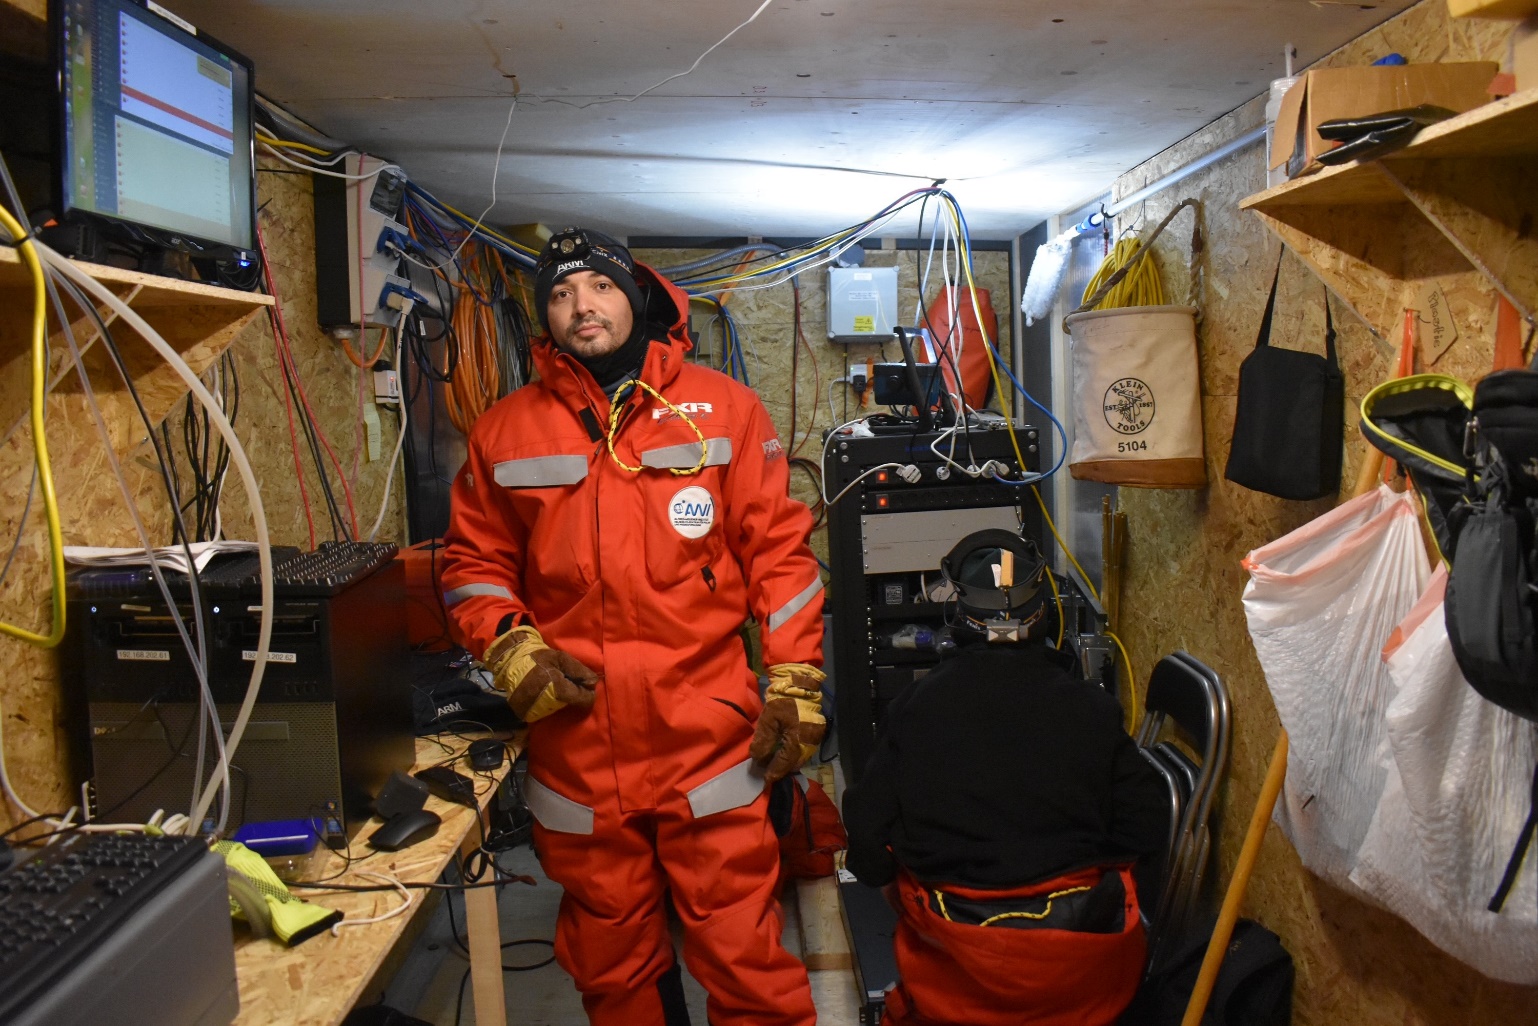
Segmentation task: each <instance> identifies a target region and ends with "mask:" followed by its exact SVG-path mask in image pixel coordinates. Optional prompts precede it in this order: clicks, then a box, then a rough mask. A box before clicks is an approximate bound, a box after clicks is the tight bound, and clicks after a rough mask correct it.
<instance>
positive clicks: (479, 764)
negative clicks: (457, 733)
mask: <svg viewBox="0 0 1538 1026" xmlns="http://www.w3.org/2000/svg"><path fill="white" fill-rule="evenodd" d="M506 751H507V745H505V744H503V743H502V742H501V741H491V740H482V741H471V742H470V765H471V766H472V767H474V768H475V769H478V770H494V769H496V768H497V767H498V766H500V765H502V756H503V754H504V753H505V752H506Z"/></svg>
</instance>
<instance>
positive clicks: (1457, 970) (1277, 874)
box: [1115, 0, 1538, 1026]
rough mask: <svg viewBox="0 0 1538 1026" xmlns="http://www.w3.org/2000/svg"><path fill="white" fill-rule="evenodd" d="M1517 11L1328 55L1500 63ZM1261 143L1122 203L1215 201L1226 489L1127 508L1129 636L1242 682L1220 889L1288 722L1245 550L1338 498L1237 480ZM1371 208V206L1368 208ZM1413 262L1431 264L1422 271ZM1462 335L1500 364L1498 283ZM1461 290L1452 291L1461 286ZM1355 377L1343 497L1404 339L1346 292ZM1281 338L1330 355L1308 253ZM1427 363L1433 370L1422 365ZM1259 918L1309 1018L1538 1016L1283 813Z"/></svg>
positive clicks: (1397, 25) (1174, 279) (1466, 351)
mask: <svg viewBox="0 0 1538 1026" xmlns="http://www.w3.org/2000/svg"><path fill="white" fill-rule="evenodd" d="M1508 31H1509V28H1508V27H1507V25H1506V23H1502V22H1487V21H1451V20H1449V19H1448V17H1447V15H1446V7H1445V4H1444V3H1443V0H1427V2H1426V3H1423V4H1421V5H1419V6H1417V7H1415V8H1412V9H1411V10H1410V11H1408V12H1406V13H1405V14H1404V15H1402V16H1400V17H1398V18H1395V19H1393V20H1392V21H1390V22H1388V23H1386V24H1385V25H1383V26H1382V27H1380V28H1379V29H1377V30H1375V31H1373V32H1371V33H1369V34H1367V35H1366V36H1363V37H1362V38H1360V39H1358V40H1356V41H1355V42H1353V43H1351V44H1350V45H1348V46H1346V47H1345V48H1343V49H1342V50H1340V51H1338V52H1336V53H1334V54H1332V55H1330V56H1329V57H1328V58H1327V59H1326V60H1325V61H1323V62H1321V63H1322V64H1323V65H1325V66H1343V65H1359V64H1367V63H1370V62H1372V61H1373V60H1375V59H1377V58H1378V57H1381V56H1383V55H1384V54H1386V53H1388V52H1391V51H1398V52H1400V53H1403V54H1404V55H1405V56H1406V57H1407V58H1409V59H1410V60H1411V61H1414V62H1427V61H1454V60H1497V61H1499V60H1500V59H1501V58H1502V56H1503V55H1504V51H1505V39H1506V34H1507V32H1508ZM1262 118H1263V101H1261V100H1257V101H1254V102H1252V103H1250V104H1247V105H1246V106H1244V107H1242V108H1240V109H1239V110H1237V111H1235V112H1234V113H1233V114H1231V115H1230V116H1228V117H1226V118H1224V119H1222V120H1221V121H1219V122H1217V123H1215V124H1214V125H1212V126H1209V127H1208V128H1207V129H1204V130H1203V131H1201V132H1199V133H1197V134H1196V135H1193V136H1191V137H1190V138H1188V139H1186V140H1185V141H1183V142H1182V143H1180V144H1179V145H1177V146H1175V147H1173V148H1171V149H1170V150H1168V151H1166V152H1165V153H1162V154H1160V155H1159V156H1158V157H1157V158H1155V159H1154V160H1151V161H1149V162H1148V163H1146V164H1145V165H1143V166H1142V167H1139V168H1137V169H1135V170H1134V171H1133V172H1131V173H1129V174H1127V175H1125V176H1123V178H1122V179H1120V180H1119V181H1118V182H1117V185H1116V189H1115V192H1116V194H1118V195H1125V194H1127V193H1130V192H1132V191H1133V190H1135V189H1137V188H1139V187H1141V186H1142V185H1144V184H1146V183H1147V182H1150V181H1152V180H1154V179H1156V178H1158V177H1159V176H1161V175H1163V174H1165V173H1167V172H1169V171H1172V170H1174V169H1176V168H1178V167H1180V166H1182V165H1184V164H1186V163H1189V162H1190V161H1191V160H1193V159H1195V158H1196V157H1198V156H1200V155H1201V154H1203V153H1206V152H1208V151H1210V150H1211V149H1213V148H1214V147H1215V146H1217V145H1219V144H1221V143H1222V142H1224V141H1226V140H1228V139H1231V138H1234V137H1235V136H1238V135H1240V134H1242V133H1243V132H1244V131H1246V130H1248V129H1250V128H1252V127H1253V126H1254V125H1256V124H1258V123H1260V122H1261V120H1262ZM1260 151H1261V148H1260V147H1259V146H1254V147H1250V148H1248V149H1246V150H1244V151H1242V152H1241V153H1239V154H1237V155H1235V156H1233V157H1231V158H1229V159H1227V160H1224V161H1223V162H1221V163H1219V164H1216V165H1214V166H1213V167H1212V168H1210V169H1208V170H1206V171H1204V172H1202V173H1200V174H1198V175H1196V176H1193V177H1192V178H1189V179H1187V180H1186V181H1185V182H1183V183H1181V184H1180V185H1177V186H1175V187H1173V188H1171V189H1170V190H1168V191H1167V192H1165V193H1163V194H1160V195H1158V196H1156V197H1155V198H1154V199H1152V200H1150V201H1149V203H1148V204H1147V207H1146V210H1145V209H1134V210H1131V211H1129V212H1128V213H1127V214H1126V215H1124V217H1123V219H1122V225H1126V224H1131V223H1133V222H1135V221H1136V220H1137V219H1138V218H1139V217H1142V218H1143V219H1144V223H1143V226H1142V227H1143V229H1144V231H1146V230H1147V229H1148V228H1149V227H1151V226H1152V225H1153V224H1154V223H1157V221H1158V220H1159V219H1160V218H1162V217H1163V216H1164V214H1165V213H1167V212H1168V211H1169V210H1170V209H1171V208H1172V207H1173V206H1174V205H1175V204H1176V203H1177V202H1179V201H1180V199H1182V198H1183V197H1185V196H1194V197H1196V198H1198V199H1200V200H1201V202H1202V211H1203V217H1204V222H1205V224H1204V227H1205V229H1206V239H1207V246H1206V253H1205V254H1204V256H1203V258H1202V262H1201V271H1202V273H1203V274H1204V275H1205V295H1204V297H1203V299H1202V302H1201V306H1202V313H1203V320H1202V324H1201V328H1200V332H1199V337H1200V346H1201V375H1202V397H1203V398H1202V406H1203V423H1204V430H1205V433H1206V446H1207V463H1208V475H1209V478H1210V484H1209V485H1208V487H1207V488H1206V489H1204V490H1201V491H1191V492H1177V491H1143V490H1138V489H1122V490H1121V494H1120V502H1121V506H1122V508H1123V509H1125V510H1126V511H1127V513H1128V515H1129V519H1130V524H1131V537H1130V540H1129V543H1128V547H1127V561H1128V565H1127V574H1126V580H1125V584H1124V590H1123V593H1122V602H1123V605H1122V609H1123V614H1122V615H1123V620H1124V628H1125V630H1124V638H1125V639H1126V641H1127V642H1128V644H1129V646H1130V648H1131V650H1132V653H1133V656H1134V659H1135V660H1136V662H1137V664H1138V665H1139V666H1140V667H1142V668H1143V672H1144V673H1145V675H1146V672H1147V670H1146V668H1147V667H1149V666H1150V665H1151V664H1152V661H1153V660H1155V659H1156V658H1158V657H1159V656H1160V655H1162V654H1164V653H1167V652H1170V651H1172V650H1174V649H1177V648H1184V649H1188V650H1189V651H1191V652H1192V653H1194V654H1196V655H1197V656H1198V657H1200V658H1202V659H1204V660H1206V661H1207V662H1209V663H1210V664H1211V665H1212V666H1213V667H1214V668H1215V669H1216V670H1217V671H1218V672H1219V673H1220V674H1221V675H1222V677H1223V679H1224V680H1225V681H1226V682H1227V684H1228V686H1229V688H1230V690H1231V692H1232V695H1233V704H1234V710H1235V737H1234V745H1233V751H1232V755H1231V759H1230V764H1229V781H1228V786H1227V790H1226V794H1225V796H1224V802H1223V806H1222V835H1221V845H1220V864H1221V868H1222V873H1221V876H1220V881H1219V883H1220V885H1223V886H1226V884H1227V880H1228V874H1229V873H1230V872H1231V870H1232V867H1233V865H1234V862H1235V859H1236V857H1237V854H1238V849H1239V844H1240V841H1241V840H1242V837H1243V834H1244V831H1245V829H1246V827H1247V825H1248V822H1249V816H1250V811H1251V810H1252V809H1253V807H1254V803H1255V800H1256V797H1257V794H1258V792H1259V789H1260V784H1261V781H1262V779H1263V777H1264V775H1265V769H1266V765H1267V762H1268V760H1269V758H1270V754H1271V751H1272V746H1273V745H1274V743H1275V740H1276V737H1277V734H1278V731H1279V729H1280V727H1279V723H1278V720H1277V717H1276V713H1275V707H1274V705H1273V703H1272V700H1271V696H1270V694H1269V692H1268V691H1267V689H1266V684H1265V680H1264V677H1263V675H1262V673H1261V669H1260V666H1259V665H1258V663H1257V662H1256V659H1255V653H1254V650H1253V648H1252V647H1251V645H1250V643H1249V639H1248V634H1247V632H1246V628H1245V620H1244V614H1243V609H1242V606H1241V603H1240V595H1241V592H1242V590H1243V588H1244V585H1245V582H1246V580H1247V576H1246V573H1245V571H1244V569H1243V568H1242V567H1241V565H1240V560H1241V559H1242V558H1243V557H1244V555H1245V554H1246V553H1247V552H1249V551H1250V550H1252V549H1254V548H1256V547H1258V546H1260V545H1262V544H1264V543H1266V542H1268V541H1271V540H1273V539H1275V538H1277V537H1280V536H1281V535H1283V534H1286V533H1287V532H1289V531H1291V530H1293V529H1294V528H1297V527H1299V526H1301V525H1302V524H1304V523H1306V522H1308V521H1309V520H1311V519H1313V518H1315V517H1317V516H1319V515H1320V514H1322V513H1324V512H1325V511H1327V510H1328V509H1330V508H1331V507H1332V506H1333V505H1334V504H1335V502H1336V501H1337V500H1335V499H1323V500H1319V501H1317V502H1288V501H1285V500H1281V499H1275V498H1272V497H1270V496H1267V495H1263V494H1260V493H1257V492H1252V491H1248V490H1246V489H1244V488H1240V487H1239V486H1237V485H1233V484H1230V483H1228V482H1227V481H1225V480H1224V479H1223V467H1224V464H1225V461H1226V460H1227V457H1228V442H1229V438H1230V435H1231V432H1232V427H1233V419H1234V411H1235V398H1236V391H1237V378H1238V372H1239V364H1240V361H1241V360H1243V358H1244V357H1245V356H1246V355H1247V354H1248V353H1249V351H1250V349H1251V347H1252V346H1253V345H1254V342H1255V334H1256V331H1257V329H1258V327H1259V323H1260V318H1261V313H1262V310H1263V308H1264V305H1265V300H1266V294H1267V291H1268V289H1269V287H1270V284H1271V276H1272V273H1273V271H1274V270H1275V268H1276V265H1277V255H1278V251H1279V250H1280V244H1279V242H1278V241H1277V239H1276V238H1275V237H1274V236H1273V235H1271V234H1270V233H1269V232H1267V231H1266V230H1265V229H1264V228H1263V227H1262V226H1261V224H1260V222H1259V220H1258V219H1257V218H1255V217H1254V216H1252V215H1249V214H1246V213H1243V212H1241V211H1240V210H1239V209H1238V202H1239V201H1240V200H1241V199H1243V198H1244V197H1245V196H1247V195H1249V194H1251V193H1254V192H1258V191H1260V190H1261V189H1263V188H1264V187H1265V172H1264V168H1263V166H1262V160H1261V152H1260ZM1363 216H1368V215H1365V214H1364V215H1363ZM1187 217H1189V214H1188V213H1182V214H1181V215H1180V217H1179V220H1178V221H1177V222H1176V223H1175V224H1174V225H1172V228H1171V230H1170V231H1169V232H1167V233H1166V234H1165V235H1164V236H1163V237H1162V238H1161V239H1160V240H1159V242H1158V243H1157V246H1156V255H1157V256H1158V257H1159V260H1160V266H1161V269H1162V270H1163V273H1164V275H1165V280H1166V285H1167V287H1169V289H1170V290H1171V291H1172V292H1173V293H1174V294H1177V295H1179V294H1183V293H1184V290H1185V288H1186V284H1187V280H1186V274H1187V271H1186V266H1187V261H1188V258H1189V248H1188V241H1187V240H1188V239H1189V231H1188V229H1187V228H1186V227H1183V226H1184V225H1185V224H1186V222H1185V218H1187ZM1410 273H1411V274H1412V275H1414V274H1415V269H1414V267H1413V266H1412V267H1411V268H1410ZM1459 288H1460V289H1461V290H1462V293H1461V294H1460V296H1459V297H1458V299H1457V301H1456V305H1458V306H1459V308H1460V309H1461V310H1463V311H1464V313H1463V315H1462V317H1461V319H1460V321H1459V324H1458V327H1459V331H1460V333H1461V337H1460V339H1459V341H1458V342H1457V343H1456V344H1455V345H1454V347H1453V349H1451V350H1449V351H1448V353H1447V354H1446V355H1445V356H1444V357H1443V358H1442V359H1441V360H1440V361H1439V362H1438V363H1437V364H1436V367H1435V368H1434V369H1435V370H1437V371H1439V372H1445V373H1450V374H1455V375H1459V376H1462V377H1465V378H1466V379H1472V378H1474V377H1477V376H1479V375H1480V374H1482V373H1484V372H1487V371H1488V370H1489V366H1490V357H1491V346H1492V343H1493V325H1494V310H1495V296H1494V293H1493V292H1492V291H1491V290H1490V289H1489V288H1488V287H1475V286H1472V285H1470V284H1468V283H1467V282H1464V281H1462V280H1460V284H1459ZM1449 298H1452V297H1451V296H1450V297H1449ZM1332 303H1333V304H1334V305H1333V310H1334V315H1335V323H1336V326H1337V328H1338V330H1339V340H1338V347H1339V353H1340V359H1341V363H1342V366H1343V370H1344V373H1345V378H1346V396H1347V399H1346V406H1347V411H1348V412H1347V416H1348V421H1349V422H1348V424H1347V449H1346V466H1345V470H1344V472H1343V475H1342V495H1343V496H1344V495H1345V494H1346V493H1348V492H1349V491H1350V490H1351V488H1352V484H1353V482H1354V480H1355V478H1356V473H1357V468H1358V466H1359V465H1360V463H1361V461H1362V459H1363V457H1364V454H1365V451H1366V450H1365V443H1364V442H1363V440H1362V438H1361V436H1360V433H1359V431H1358V429H1357V424H1356V421H1357V407H1358V405H1359V403H1360V400H1361V397H1362V395H1363V394H1364V393H1365V392H1366V391H1367V390H1368V389H1370V388H1371V387H1372V386H1373V385H1375V384H1377V383H1378V382H1379V381H1381V380H1383V378H1384V377H1386V376H1387V375H1388V374H1389V373H1390V370H1391V353H1392V349H1391V347H1390V345H1389V342H1393V343H1396V344H1397V341H1398V340H1397V338H1395V339H1390V340H1388V342H1385V341H1383V340H1379V339H1376V338H1374V337H1373V335H1372V334H1371V333H1370V332H1369V331H1368V330H1367V328H1366V326H1365V325H1364V324H1363V322H1362V321H1360V320H1359V319H1357V318H1356V317H1355V316H1353V315H1352V314H1351V313H1350V312H1348V311H1347V309H1346V307H1345V305H1344V304H1343V303H1341V302H1340V301H1339V300H1338V299H1334V298H1332ZM1276 309H1277V314H1276V321H1275V327H1274V330H1273V334H1272V342H1273V344H1278V345H1281V346H1284V347H1287V348H1293V349H1303V350H1307V351H1310V352H1318V353H1322V352H1323V348H1324V344H1323V339H1324V287H1323V286H1322V285H1321V284H1320V283H1319V281H1318V279H1316V278H1315V277H1314V276H1313V275H1312V274H1311V273H1310V272H1309V271H1308V270H1307V268H1306V267H1305V266H1304V265H1303V264H1302V262H1300V261H1299V260H1298V259H1297V258H1295V257H1293V256H1292V255H1290V254H1289V255H1287V256H1285V257H1284V258H1283V259H1282V265H1281V285H1280V291H1279V293H1278V296H1277V308H1276ZM1418 369H1420V365H1418ZM1244 914H1245V915H1247V916H1251V917H1254V918H1256V919H1258V920H1260V921H1261V922H1262V923H1264V924H1265V925H1266V926H1268V927H1270V928H1271V929H1273V930H1275V931H1276V932H1277V933H1279V934H1280V935H1281V937H1282V940H1283V943H1284V944H1285V945H1286V946H1287V948H1288V950H1289V951H1291V953H1292V955H1293V958H1294V959H1295V960H1296V964H1297V969H1298V983H1297V989H1296V1009H1295V1014H1294V1022H1296V1023H1298V1024H1321V1026H1322V1024H1330V1026H1344V1024H1352V1026H1410V1024H1428V1026H1429V1024H1439V1026H1441V1024H1454V1023H1457V1024H1464V1023H1479V1024H1496V1023H1517V1022H1534V1021H1538V988H1532V989H1530V988H1521V987H1515V986H1511V985H1508V984H1502V983H1497V982H1494V981H1491V980H1489V979H1486V978H1485V977H1483V976H1481V975H1480V974H1479V973H1477V972H1475V971H1473V970H1472V969H1469V968H1468V967H1466V966H1464V965H1463V964H1461V963H1459V962H1458V961H1456V960H1454V959H1452V958H1451V957H1449V956H1447V955H1444V954H1442V953H1441V952H1440V951H1439V950H1438V949H1436V948H1435V947H1433V946H1432V945H1431V944H1430V943H1429V942H1427V941H1426V940H1424V939H1423V938H1422V937H1421V936H1420V935H1419V934H1418V933H1416V932H1415V931H1414V930H1413V929H1412V928H1410V927H1409V926H1408V925H1406V924H1405V923H1404V922H1403V921H1401V920H1400V919H1398V918H1396V917H1394V916H1392V915H1389V914H1387V913H1385V912H1382V911H1379V910H1377V909H1375V908H1372V907H1369V906H1367V905H1365V904H1363V903H1361V902H1359V901H1357V900H1355V899H1353V898H1350V897H1348V896H1346V895H1345V894H1343V893H1341V892H1340V891H1338V890H1336V889H1334V888H1332V887H1330V886H1328V885H1326V884H1324V883H1322V882H1320V881H1319V880H1318V879H1316V878H1315V877H1313V876H1312V875H1310V874H1309V873H1307V872H1306V871H1304V870H1303V868H1302V867H1301V865H1300V863H1299V861H1298V857H1297V855H1296V853H1295V852H1294V851H1293V849H1292V847H1291V845H1290V844H1289V843H1288V842H1287V841H1286V839H1285V838H1284V837H1283V836H1282V835H1281V833H1280V832H1279V831H1278V830H1277V829H1276V828H1275V827H1274V826H1273V827H1272V828H1271V829H1270V830H1269V831H1268V833H1267V836H1266V841H1265V846H1264V849H1263V851H1262V855H1261V858H1260V862H1259V865H1258V866H1257V868H1256V871H1255V876H1254V878H1253V880H1252V881H1251V883H1250V886H1249V890H1248V894H1247V899H1246V902H1245V906H1244Z"/></svg>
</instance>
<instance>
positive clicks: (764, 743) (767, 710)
mask: <svg viewBox="0 0 1538 1026" xmlns="http://www.w3.org/2000/svg"><path fill="white" fill-rule="evenodd" d="M826 677H827V675H826V674H824V673H823V672H822V671H821V670H819V669H817V667H815V666H808V665H807V664H806V663H778V664H776V665H774V666H771V667H769V688H768V690H767V691H766V692H765V693H764V711H763V712H762V713H760V714H759V716H758V726H756V727H755V728H754V729H753V741H752V743H750V744H749V745H748V754H749V755H750V756H752V757H753V759H754V761H755V762H761V763H766V765H765V766H764V779H765V780H767V781H768V782H769V783H771V784H772V783H774V782H775V781H776V780H779V779H780V778H781V777H783V776H786V775H787V774H790V773H794V772H796V770H798V769H800V768H801V767H802V766H804V765H806V761H807V760H808V759H810V758H811V757H812V756H813V755H816V754H817V748H818V746H819V745H821V744H822V738H823V735H824V734H826V733H827V732H828V721H827V720H826V719H824V718H823V715H822V682H823V681H824V680H825V679H826ZM766 760H767V762H766Z"/></svg>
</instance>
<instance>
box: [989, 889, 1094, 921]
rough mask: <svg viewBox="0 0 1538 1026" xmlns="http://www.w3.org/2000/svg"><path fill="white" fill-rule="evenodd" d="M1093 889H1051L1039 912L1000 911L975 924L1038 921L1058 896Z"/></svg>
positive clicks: (1081, 892)
mask: <svg viewBox="0 0 1538 1026" xmlns="http://www.w3.org/2000/svg"><path fill="white" fill-rule="evenodd" d="M1093 889H1094V888H1091V887H1070V888H1068V889H1067V890H1066V891H1053V892H1052V893H1051V894H1049V895H1047V907H1046V908H1044V909H1042V910H1041V911H1040V912H1000V913H999V914H998V915H996V916H989V917H988V918H987V919H984V920H983V921H982V922H980V923H978V924H977V925H978V926H992V925H993V924H994V923H996V922H998V921H999V920H1000V919H1035V920H1037V921H1038V922H1039V921H1040V920H1043V919H1045V918H1047V917H1048V916H1050V915H1051V914H1052V902H1054V901H1056V900H1057V899H1058V898H1062V897H1066V896H1067V895H1070V894H1083V893H1084V892H1085V891H1089V890H1093Z"/></svg>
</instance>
